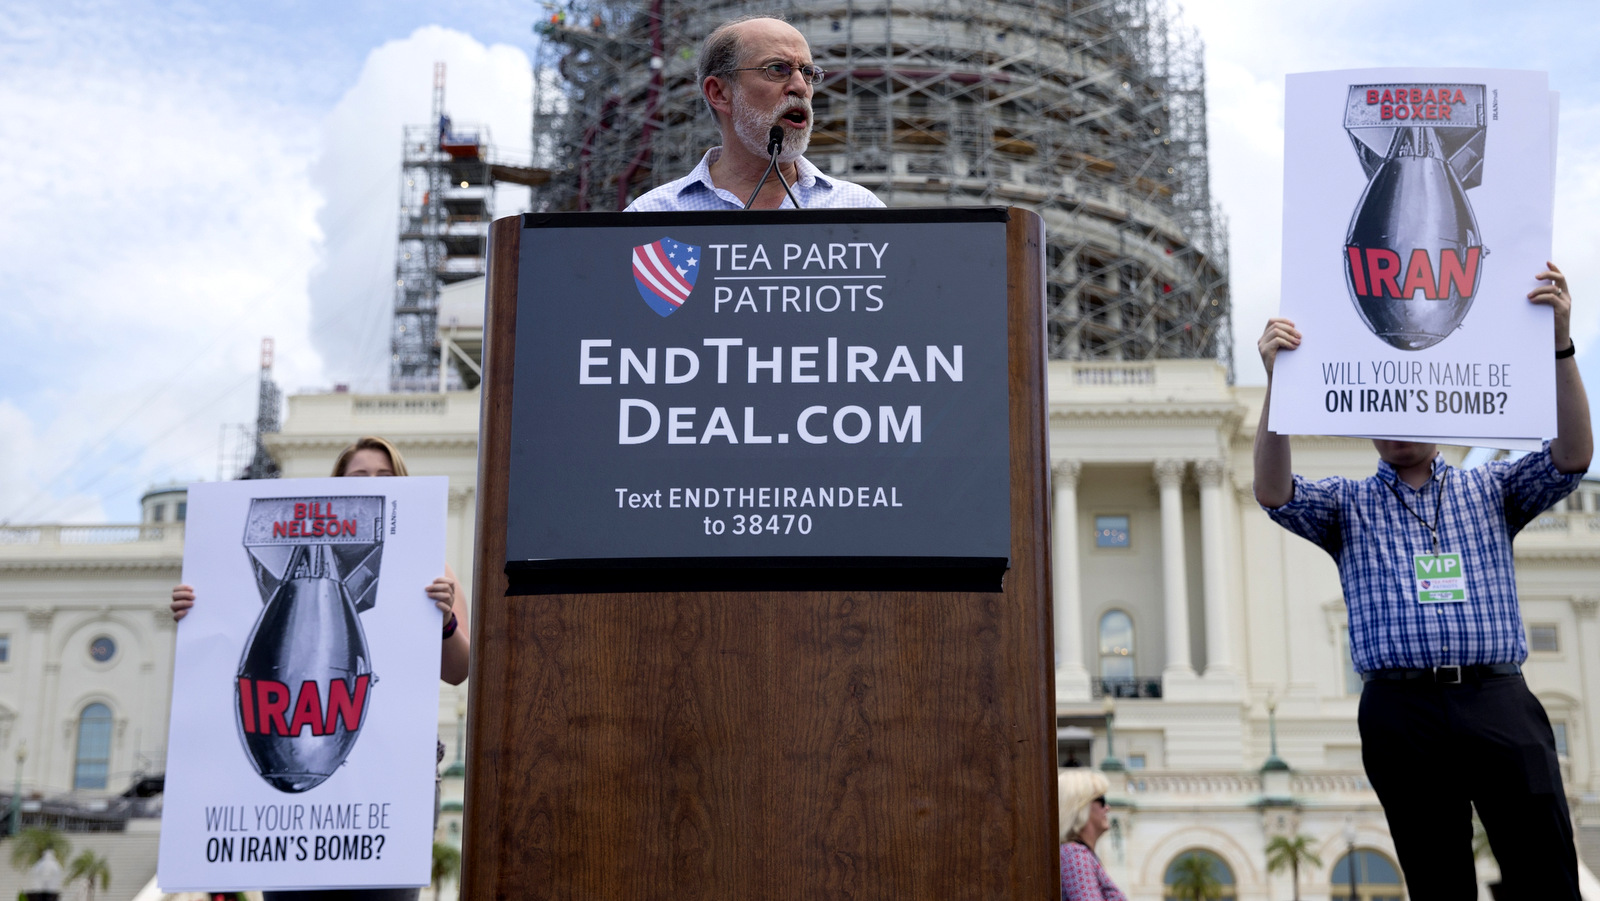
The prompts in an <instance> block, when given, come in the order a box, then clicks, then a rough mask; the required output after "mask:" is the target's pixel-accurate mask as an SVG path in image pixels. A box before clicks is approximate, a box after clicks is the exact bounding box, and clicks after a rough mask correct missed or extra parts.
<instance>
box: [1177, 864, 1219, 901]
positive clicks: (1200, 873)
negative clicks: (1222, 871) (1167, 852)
mask: <svg viewBox="0 0 1600 901" xmlns="http://www.w3.org/2000/svg"><path fill="white" fill-rule="evenodd" d="M1170 872H1171V873H1172V884H1171V885H1169V886H1167V890H1168V891H1169V892H1170V893H1171V894H1172V896H1173V897H1174V898H1177V899H1178V901H1215V899H1217V898H1220V897H1221V896H1222V882H1221V881H1220V880H1218V879H1217V877H1216V874H1215V873H1213V872H1212V871H1211V858H1209V857H1202V856H1200V855H1199V854H1185V855H1184V856H1182V857H1180V858H1178V860H1177V861H1175V862H1174V863H1173V864H1172V869H1171V871H1170Z"/></svg>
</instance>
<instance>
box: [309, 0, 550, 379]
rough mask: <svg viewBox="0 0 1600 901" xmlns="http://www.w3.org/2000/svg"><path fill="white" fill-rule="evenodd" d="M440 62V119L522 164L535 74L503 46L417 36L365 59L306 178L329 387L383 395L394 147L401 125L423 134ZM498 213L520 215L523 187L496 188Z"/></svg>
mask: <svg viewBox="0 0 1600 901" xmlns="http://www.w3.org/2000/svg"><path fill="white" fill-rule="evenodd" d="M435 61H442V62H444V63H445V68H446V78H445V111H446V112H447V113H448V114H449V115H450V116H451V118H452V120H453V121H454V123H456V125H457V127H458V129H459V128H460V127H461V126H467V127H470V126H473V125H481V126H487V128H488V130H489V137H490V140H491V141H492V142H493V145H494V147H495V150H496V152H497V153H499V154H501V155H502V156H510V157H512V158H514V159H517V160H522V161H524V162H525V161H526V159H527V157H528V155H529V152H530V150H529V147H530V138H529V130H530V127H531V119H532V108H533V75H532V66H531V64H530V63H529V61H528V57H527V55H526V54H525V53H523V52H522V51H521V50H520V49H518V48H515V47H510V46H507V45H504V44H498V45H495V46H493V47H485V46H484V45H482V44H480V43H478V42H477V41H476V40H474V39H473V38H472V37H470V36H468V35H466V34H463V33H461V32H459V31H452V30H449V29H445V28H439V27H437V26H429V27H425V28H419V29H417V31H416V32H414V33H413V34H412V35H411V36H409V37H407V38H405V39H404V40H398V41H390V42H389V43H387V44H384V45H383V46H382V47H379V48H377V49H376V50H373V51H372V52H371V53H370V54H368V56H367V61H366V65H365V66H363V67H362V70H361V75H360V77H359V78H358V79H357V80H356V83H355V85H354V86H352V87H351V88H350V90H349V91H347V92H346V93H345V95H344V97H343V98H341V99H340V100H339V102H338V104H337V105H335V106H334V108H333V110H332V111H331V112H329V113H328V115H327V117H326V119H325V120H324V122H323V124H322V152H321V154H320V156H319V157H318V159H317V162H316V164H315V165H314V167H313V168H312V179H313V181H314V183H315V184H316V186H317V188H318V190H319V191H320V192H321V193H322V195H323V196H324V197H326V198H327V205H326V206H325V207H324V208H323V210H322V211H321V213H320V214H319V216H318V221H319V222H320V223H321V224H322V227H323V230H324V232H325V233H326V239H325V245H324V252H323V256H322V261H321V263H320V265H318V267H317V269H316V271H315V272H314V273H313V275H312V280H311V303H312V317H313V322H314V324H315V337H314V340H315V341H316V346H317V349H318V351H320V352H321V354H322V357H323V359H324V361H325V362H326V364H327V369H326V372H327V377H328V378H329V379H330V380H332V381H337V382H344V383H349V384H352V385H353V386H354V387H355V388H356V389H357V390H386V389H387V384H388V362H387V361H388V356H389V327H390V313H389V311H390V309H391V307H392V306H393V303H394V266H395V237H396V227H397V221H398V210H399V203H400V200H399V196H400V177H401V173H400V164H401V158H400V142H401V134H402V128H403V127H404V126H406V125H424V124H427V122H428V119H429V115H430V107H431V104H432V93H433V64H434V62H435ZM496 203H497V207H498V214H499V215H509V214H511V213H513V212H517V211H519V210H521V209H524V208H525V207H526V203H527V191H526V189H522V188H516V187H515V186H512V187H510V188H504V187H502V188H500V189H499V190H498V192H497V196H496Z"/></svg>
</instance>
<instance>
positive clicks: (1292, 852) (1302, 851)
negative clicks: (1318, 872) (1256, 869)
mask: <svg viewBox="0 0 1600 901" xmlns="http://www.w3.org/2000/svg"><path fill="white" fill-rule="evenodd" d="M1303 863H1304V864H1310V865H1311V866H1314V867H1320V866H1322V858H1320V857H1318V856H1317V852H1315V851H1313V850H1311V837H1310V836H1308V835H1297V836H1295V837H1294V838H1289V837H1287V836H1283V835H1280V836H1278V837H1277V838H1274V839H1273V840H1272V841H1270V842H1267V872H1269V873H1276V872H1278V871H1279V870H1281V869H1283V868H1284V867H1288V868H1289V878H1290V879H1291V880H1292V881H1293V883H1294V901H1300V865H1301V864H1303Z"/></svg>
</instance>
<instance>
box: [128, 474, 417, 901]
mask: <svg viewBox="0 0 1600 901" xmlns="http://www.w3.org/2000/svg"><path fill="white" fill-rule="evenodd" d="M446 491H447V482H446V480H445V479H442V478H384V479H300V480H294V479H279V480H271V481H248V482H226V483H214V484H198V485H193V486H191V487H190V490H189V500H188V504H189V508H188V523H187V528H186V541H185V546H184V568H183V581H184V582H185V583H187V584H189V585H192V586H193V587H194V591H195V603H194V607H193V608H192V609H191V610H190V611H189V613H188V615H187V616H186V617H185V618H184V619H183V621H182V622H180V623H179V624H178V634H177V642H176V645H177V655H176V660H175V661H174V667H173V673H174V679H173V694H172V720H171V725H170V734H169V738H168V751H167V782H166V800H165V805H164V810H163V814H162V829H161V846H160V851H159V859H158V866H157V878H158V882H159V884H160V886H161V887H162V889H163V890H166V891H179V890H207V891H211V890H218V891H223V890H252V889H310V888H351V887H400V886H416V885H422V884H425V883H426V882H427V881H428V861H429V858H430V855H429V848H430V846H431V844H432V837H433V805H434V776H435V767H434V760H435V754H434V751H435V747H436V739H437V729H438V705H439V656H440V643H439V632H440V626H441V625H442V622H441V617H440V613H439V610H438V609H437V608H436V607H435V606H434V603H433V601H432V600H431V599H430V598H428V596H427V595H426V593H425V591H424V588H425V587H426V586H427V585H428V584H429V583H430V582H432V581H433V579H434V578H435V577H436V576H438V575H439V574H440V573H442V572H444V541H445V520H446V516H447V504H446ZM380 677H381V678H380Z"/></svg>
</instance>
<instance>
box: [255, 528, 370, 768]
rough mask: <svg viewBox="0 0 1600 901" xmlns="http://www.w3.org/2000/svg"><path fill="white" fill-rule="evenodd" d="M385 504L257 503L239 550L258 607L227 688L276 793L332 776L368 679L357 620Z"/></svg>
mask: <svg viewBox="0 0 1600 901" xmlns="http://www.w3.org/2000/svg"><path fill="white" fill-rule="evenodd" d="M383 504H384V499H383V498H382V497H323V498H258V499H256V500H253V501H251V503H250V515H249V519H248V520H247V522H246V524H245V534H244V546H245V550H246V551H247V552H248V553H249V556H250V564H251V567H252V569H253V570H254V572H255V577H256V586H257V588H258V589H259V590H260V592H261V600H262V601H263V602H264V603H265V605H266V606H265V607H263V608H262V611H261V615H260V617H258V618H257V619H256V623H255V626H254V627H253V628H252V629H251V631H250V638H249V640H248V641H247V642H245V647H244V654H243V655H242V656H241V657H240V660H239V671H238V675H237V677H236V679H235V683H234V700H235V704H234V715H235V719H236V720H237V722H238V727H239V741H240V743H241V744H242V745H243V746H244V750H245V755H246V756H247V757H249V758H250V762H251V764H252V765H253V766H254V767H255V769H256V772H257V773H260V774H261V778H262V779H263V780H265V781H266V783H267V784H268V785H271V786H272V787H273V788H276V789H278V790H279V791H282V792H303V791H307V790H308V789H311V788H314V787H316V786H317V785H320V784H321V783H322V782H323V781H324V780H326V779H327V778H328V777H329V776H331V775H333V773H334V771H335V770H337V769H338V768H339V767H340V766H341V765H342V764H343V763H344V760H345V758H346V757H347V756H349V754H350V749H351V748H353V747H354V746H355V743H356V738H357V737H358V736H359V735H360V733H361V726H362V724H363V723H364V722H365V721H366V715H367V708H368V701H369V698H370V696H371V690H372V687H373V686H374V685H375V684H376V683H377V677H376V676H374V675H373V673H372V663H371V655H370V654H369V653H368V651H367V638H366V634H365V633H364V632H363V631H362V629H361V620H360V618H359V616H358V614H359V613H360V612H361V611H364V610H367V609H370V608H371V607H372V606H373V604H374V602H375V601H376V598H377V592H378V567H379V564H380V562H381V560H382V556H383V528H382V519H383Z"/></svg>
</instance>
